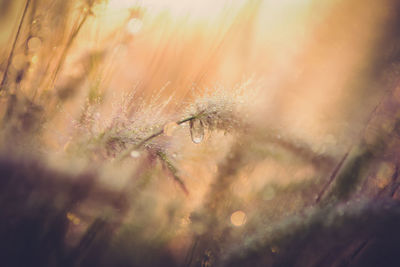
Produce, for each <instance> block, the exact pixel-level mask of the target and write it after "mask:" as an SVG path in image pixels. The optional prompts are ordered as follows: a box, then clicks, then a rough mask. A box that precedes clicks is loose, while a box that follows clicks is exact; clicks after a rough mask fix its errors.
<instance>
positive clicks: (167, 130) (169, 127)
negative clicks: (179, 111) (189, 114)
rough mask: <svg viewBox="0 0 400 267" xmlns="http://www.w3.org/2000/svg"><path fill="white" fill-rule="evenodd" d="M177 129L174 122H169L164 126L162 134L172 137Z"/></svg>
mask: <svg viewBox="0 0 400 267" xmlns="http://www.w3.org/2000/svg"><path fill="white" fill-rule="evenodd" d="M177 128H178V124H177V123H176V122H169V123H167V124H165V126H164V134H165V135H166V136H172V134H173V133H174V132H175V130H176V129H177Z"/></svg>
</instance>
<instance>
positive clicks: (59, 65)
mask: <svg viewBox="0 0 400 267" xmlns="http://www.w3.org/2000/svg"><path fill="white" fill-rule="evenodd" d="M84 12H85V14H84V15H83V18H82V20H81V21H80V22H79V24H78V26H77V27H76V29H75V30H74V31H73V32H72V34H71V36H70V37H69V39H68V41H67V44H66V45H65V47H64V50H63V51H62V53H61V57H60V59H59V60H58V63H57V67H56V70H55V71H54V74H53V78H52V80H51V83H50V87H52V86H53V85H54V83H55V81H56V79H57V76H58V74H59V72H60V71H61V69H62V67H63V65H64V62H65V59H66V58H67V54H68V52H69V50H70V49H71V47H72V43H73V42H74V40H75V38H76V36H77V35H78V33H79V32H80V30H81V29H82V26H83V25H84V24H85V22H86V20H87V18H88V17H89V15H90V14H91V13H90V11H84Z"/></svg>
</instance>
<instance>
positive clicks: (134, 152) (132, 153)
mask: <svg viewBox="0 0 400 267" xmlns="http://www.w3.org/2000/svg"><path fill="white" fill-rule="evenodd" d="M131 157H132V158H138V157H140V152H139V151H136V150H132V151H131Z"/></svg>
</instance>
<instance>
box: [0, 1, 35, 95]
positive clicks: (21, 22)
mask: <svg viewBox="0 0 400 267" xmlns="http://www.w3.org/2000/svg"><path fill="white" fill-rule="evenodd" d="M30 3H31V0H26V3H25V8H24V12H23V13H22V17H21V20H20V22H19V25H18V30H17V34H16V35H15V38H14V42H13V44H12V47H11V51H10V54H9V56H8V59H7V64H6V68H5V70H4V75H3V79H2V80H1V84H0V91H2V90H4V86H5V84H6V82H7V77H8V69H9V68H10V65H11V62H12V59H13V56H14V52H15V47H16V46H17V42H18V39H19V36H20V33H21V29H22V24H23V23H24V20H25V16H26V13H27V12H28V7H29V4H30Z"/></svg>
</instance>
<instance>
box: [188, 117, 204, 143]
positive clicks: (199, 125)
mask: <svg viewBox="0 0 400 267" xmlns="http://www.w3.org/2000/svg"><path fill="white" fill-rule="evenodd" d="M190 136H191V137H192V141H193V143H195V144H200V143H201V141H203V139H204V125H203V122H202V121H201V120H200V119H192V120H190Z"/></svg>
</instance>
